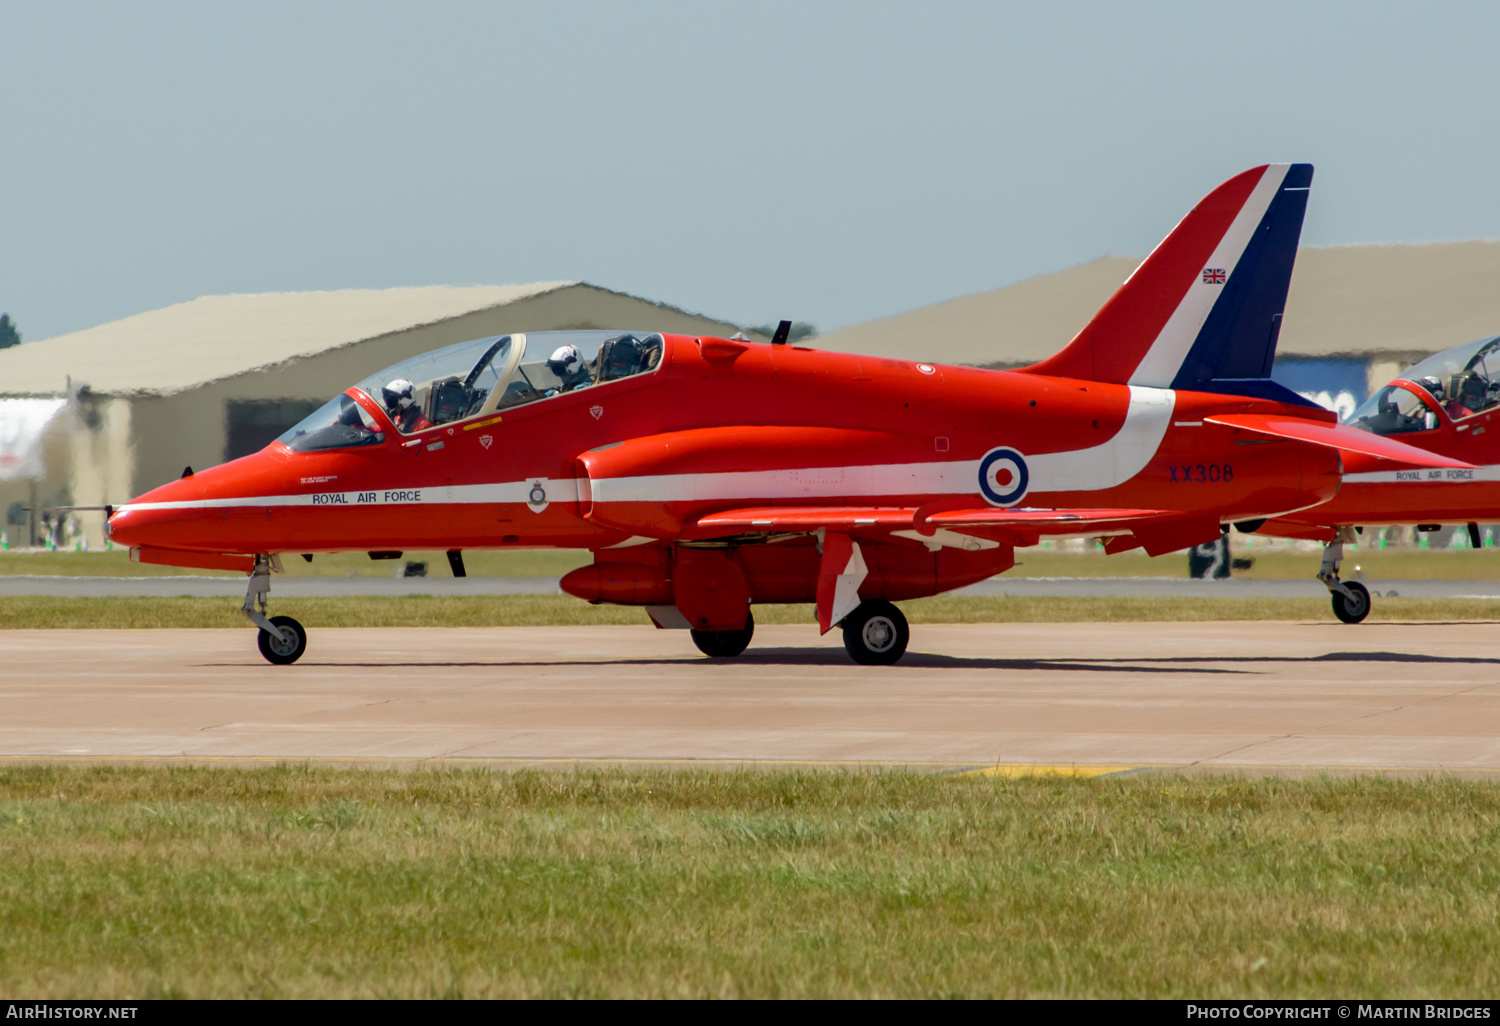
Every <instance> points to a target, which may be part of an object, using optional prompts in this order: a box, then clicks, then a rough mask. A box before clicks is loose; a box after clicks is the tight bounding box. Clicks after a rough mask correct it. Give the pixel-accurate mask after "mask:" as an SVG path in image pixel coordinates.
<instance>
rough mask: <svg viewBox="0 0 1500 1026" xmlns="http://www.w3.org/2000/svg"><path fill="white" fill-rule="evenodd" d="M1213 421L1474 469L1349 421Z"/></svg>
mask: <svg viewBox="0 0 1500 1026" xmlns="http://www.w3.org/2000/svg"><path fill="white" fill-rule="evenodd" d="M1203 419H1204V420H1205V421H1208V422H1209V423H1212V424H1223V425H1224V426H1225V427H1233V428H1239V429H1240V430H1242V431H1251V432H1254V433H1255V434H1258V435H1270V436H1271V437H1273V438H1289V439H1291V440H1293V441H1297V442H1311V443H1313V444H1314V445H1326V446H1328V447H1329V448H1332V449H1343V450H1346V451H1349V452H1358V453H1363V454H1365V455H1366V456H1374V457H1376V458H1378V459H1383V460H1392V461H1394V462H1396V463H1406V464H1409V465H1411V466H1414V467H1449V468H1452V469H1454V470H1473V469H1474V465H1473V464H1472V463H1465V462H1463V461H1462V460H1455V459H1453V458H1451V457H1448V456H1439V455H1438V454H1437V453H1434V452H1428V451H1427V450H1426V449H1418V448H1417V447H1416V446H1414V445H1407V444H1406V443H1405V442H1398V441H1396V440H1395V439H1392V438H1386V437H1384V436H1383V435H1376V434H1371V433H1370V432H1368V431H1361V430H1360V429H1359V428H1353V427H1349V426H1348V425H1347V424H1328V423H1323V422H1321V421H1315V420H1303V419H1302V418H1300V417H1279V416H1276V415H1275V414H1264V413H1215V414H1211V415H1209V416H1207V417H1204V418H1203Z"/></svg>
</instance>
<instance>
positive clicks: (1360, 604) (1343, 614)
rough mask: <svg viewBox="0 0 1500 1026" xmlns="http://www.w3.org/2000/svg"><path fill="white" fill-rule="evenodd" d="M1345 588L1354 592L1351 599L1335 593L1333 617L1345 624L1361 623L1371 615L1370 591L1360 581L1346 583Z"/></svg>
mask: <svg viewBox="0 0 1500 1026" xmlns="http://www.w3.org/2000/svg"><path fill="white" fill-rule="evenodd" d="M1344 587H1346V588H1348V589H1349V590H1350V591H1352V592H1354V598H1353V599H1350V598H1349V597H1348V596H1347V595H1345V594H1344V593H1343V592H1339V591H1336V592H1334V593H1333V615H1334V616H1336V617H1338V618H1339V619H1340V620H1342V621H1344V622H1345V623H1359V622H1360V621H1361V620H1363V619H1364V618H1365V617H1367V616H1369V615H1370V591H1369V589H1368V588H1366V587H1365V586H1364V585H1363V584H1360V583H1359V582H1358V581H1345V582H1344Z"/></svg>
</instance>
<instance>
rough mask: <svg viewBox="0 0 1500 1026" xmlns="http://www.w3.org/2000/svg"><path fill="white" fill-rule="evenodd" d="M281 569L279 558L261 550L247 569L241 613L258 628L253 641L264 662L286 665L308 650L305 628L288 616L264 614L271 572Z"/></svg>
mask: <svg viewBox="0 0 1500 1026" xmlns="http://www.w3.org/2000/svg"><path fill="white" fill-rule="evenodd" d="M272 570H275V571H276V572H277V573H282V572H284V571H283V570H282V566H281V557H280V556H278V555H276V554H275V553H272V554H270V555H265V554H264V553H262V554H260V555H257V556H256V557H255V565H254V567H253V568H252V569H251V571H250V585H249V587H247V588H246V589H245V604H244V605H243V606H241V607H240V612H242V613H244V614H245V616H246V617H247V618H248V619H249V620H250V622H251V623H253V624H255V626H257V627H259V628H260V634H259V636H258V637H257V638H256V642H257V644H258V646H259V648H260V654H261V655H263V656H265V658H266V661H267V662H271V663H276V664H277V665H280V666H285V665H288V664H290V663H295V662H296V661H297V660H298V659H301V658H302V653H303V652H306V651H307V631H305V630H303V628H302V625H301V624H300V623H298V622H297V621H296V620H294V619H292V618H291V617H290V616H267V615H266V604H267V601H268V600H269V598H270V596H271V571H272Z"/></svg>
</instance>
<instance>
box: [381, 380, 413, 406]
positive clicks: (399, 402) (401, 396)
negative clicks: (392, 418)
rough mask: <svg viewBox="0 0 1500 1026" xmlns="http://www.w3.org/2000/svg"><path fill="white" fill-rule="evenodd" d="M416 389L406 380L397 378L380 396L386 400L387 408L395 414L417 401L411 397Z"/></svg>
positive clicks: (382, 390)
mask: <svg viewBox="0 0 1500 1026" xmlns="http://www.w3.org/2000/svg"><path fill="white" fill-rule="evenodd" d="M415 387H416V386H414V385H413V384H412V383H411V382H410V381H408V380H407V379H406V378H397V379H396V380H395V381H392V382H391V383H390V384H389V385H386V386H385V387H384V388H382V389H381V390H380V396H381V398H382V399H384V400H385V408H386V409H387V410H389V411H390V412H391V413H395V412H396V410H397V409H402V410H404V409H406V408H407V407H408V406H411V405H412V404H413V403H414V402H415V401H416V400H414V399H413V398H412V396H411V394H412V390H413V389H414V388H415Z"/></svg>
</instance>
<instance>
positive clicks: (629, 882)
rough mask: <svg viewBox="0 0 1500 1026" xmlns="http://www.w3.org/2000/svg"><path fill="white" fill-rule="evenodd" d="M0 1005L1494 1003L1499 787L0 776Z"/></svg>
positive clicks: (902, 776)
mask: <svg viewBox="0 0 1500 1026" xmlns="http://www.w3.org/2000/svg"><path fill="white" fill-rule="evenodd" d="M0 864H3V865H4V866H5V867H6V871H5V873H3V874H0V991H3V992H4V993H6V994H10V995H15V996H24V997H28V998H45V997H52V998H62V997H67V998H87V997H112V998H149V997H197V998H222V997H299V998H326V997H363V998H386V997H438V996H467V997H563V996H567V997H663V996H666V997H710V996H722V997H808V996H832V997H851V996H889V997H928V996H959V997H984V996H993V997H1043V996H1062V997H1220V998H1229V997H1240V998H1263V997H1267V996H1278V997H1302V998H1313V997H1323V998H1327V997H1334V996H1338V997H1347V996H1349V995H1358V996H1361V997H1366V998H1382V997H1386V998H1388V997H1402V998H1422V997H1431V996H1436V997H1452V996H1460V995H1466V996H1488V995H1493V994H1495V993H1496V992H1497V990H1500V960H1497V959H1495V958H1494V951H1495V950H1496V948H1497V946H1500V925H1497V924H1500V898H1497V895H1500V785H1497V784H1495V783H1490V782H1469V781H1460V780H1454V779H1444V778H1433V779H1422V780H1410V779H1391V778H1381V777H1368V776H1367V777H1356V778H1326V777H1325V778H1314V779H1302V780H1292V779H1270V778H1267V779H1259V780H1251V779H1238V778H1233V779H1232V778H1211V777H1170V776H1159V775H1150V776H1138V777H1127V778H1100V779H1095V780H1086V781H1079V780H1058V779H1015V780H1011V779H1004V778H983V777H952V776H948V777H939V776H924V775H919V774H914V773H907V772H894V771H891V772H868V773H852V772H793V771H766V772H753V771H717V772H715V771H685V772H665V771H637V770H628V769H591V770H572V771H551V772H549V771H520V772H491V771H485V770H463V769H445V770H416V771H399V770H347V769H330V768H318V767H308V766H277V767H266V768H259V769H235V768H193V767H169V768H139V767H73V766H40V767H36V766H33V767H16V766H11V767H6V768H3V769H0Z"/></svg>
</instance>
